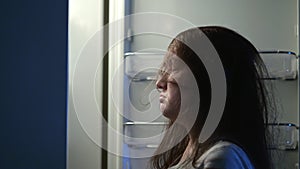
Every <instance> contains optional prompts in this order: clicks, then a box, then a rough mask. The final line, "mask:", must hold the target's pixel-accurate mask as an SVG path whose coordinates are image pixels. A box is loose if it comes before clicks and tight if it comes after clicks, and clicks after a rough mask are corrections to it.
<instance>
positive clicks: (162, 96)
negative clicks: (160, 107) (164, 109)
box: [159, 95, 166, 103]
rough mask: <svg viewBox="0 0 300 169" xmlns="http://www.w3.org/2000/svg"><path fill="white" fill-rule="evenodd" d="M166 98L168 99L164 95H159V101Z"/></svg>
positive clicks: (161, 101) (163, 100)
mask: <svg viewBox="0 0 300 169" xmlns="http://www.w3.org/2000/svg"><path fill="white" fill-rule="evenodd" d="M165 99H166V96H164V95H160V96H159V102H160V103H163V102H165Z"/></svg>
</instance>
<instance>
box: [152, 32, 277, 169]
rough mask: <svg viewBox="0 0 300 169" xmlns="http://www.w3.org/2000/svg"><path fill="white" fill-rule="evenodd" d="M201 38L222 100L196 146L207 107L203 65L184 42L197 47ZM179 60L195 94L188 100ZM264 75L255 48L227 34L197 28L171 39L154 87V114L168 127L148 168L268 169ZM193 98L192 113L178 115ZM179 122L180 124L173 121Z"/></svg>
mask: <svg viewBox="0 0 300 169" xmlns="http://www.w3.org/2000/svg"><path fill="white" fill-rule="evenodd" d="M199 32H200V33H199ZM204 37H206V38H208V39H209V41H210V42H211V44H212V45H213V46H214V48H215V50H216V52H217V53H218V56H219V58H220V60H221V62H222V65H223V68H224V73H225V77H226V84H224V85H226V93H227V95H226V101H225V107H224V111H223V115H222V118H221V120H220V122H219V123H218V126H217V128H216V129H215V130H214V132H213V134H212V135H211V136H210V137H209V138H208V139H207V140H206V141H204V142H202V143H200V142H199V141H198V138H199V136H200V133H201V130H202V128H203V125H204V123H205V121H206V118H207V116H208V112H209V109H210V106H211V82H210V77H209V75H208V72H207V71H206V68H205V65H204V64H203V62H202V61H201V59H200V58H199V57H198V56H197V54H196V53H195V52H194V51H193V50H192V49H191V47H190V46H189V45H187V43H186V42H189V43H190V44H192V43H196V44H194V45H203V44H201V43H199V44H198V43H197V42H198V40H199V39H201V38H204ZM205 57H210V56H209V55H207V56H205ZM180 61H181V62H182V63H184V64H185V65H186V66H187V67H188V68H189V71H190V72H191V73H192V76H193V78H194V79H195V82H196V86H197V90H196V91H194V92H189V93H188V96H189V97H182V95H183V93H184V92H185V88H188V87H189V84H190V82H186V81H185V80H184V79H187V78H188V77H189V76H186V75H185V74H184V73H182V67H183V66H182V63H180ZM266 74H267V73H266V68H265V66H264V64H263V61H262V59H261V58H260V56H259V53H258V52H257V50H256V49H255V47H254V46H253V45H252V44H251V43H250V42H249V41H248V40H247V39H245V38H244V37H242V36H241V35H239V34H238V33H236V32H234V31H232V30H230V29H227V28H224V27H219V26H207V27H198V28H192V29H189V30H186V31H184V32H182V33H180V34H179V35H177V36H176V37H175V38H174V39H173V40H172V42H171V43H170V45H169V47H168V52H167V54H166V55H165V58H164V61H163V63H162V66H161V70H160V71H159V75H158V80H157V82H156V86H157V89H158V90H159V91H160V110H161V111H162V113H163V115H164V116H165V117H167V118H168V119H169V125H168V127H167V131H166V133H165V136H164V138H163V140H162V142H161V144H160V145H159V147H158V149H157V152H156V154H155V155H154V156H153V157H152V159H151V167H152V168H156V169H168V168H199V169H270V168H272V167H271V158H270V155H269V152H268V150H267V146H268V138H269V133H268V130H267V126H266V124H268V123H269V119H268V118H269V117H270V116H269V113H270V111H271V110H270V109H272V104H271V101H270V98H269V95H268V93H267V88H266V86H265V84H264V81H263V80H262V76H263V75H264V76H265V75H266ZM180 81H181V82H180ZM182 84H184V85H182ZM195 96H199V100H197V99H196V100H197V102H199V103H197V104H199V105H197V104H196V105H197V110H196V112H193V111H195V110H194V109H190V110H185V111H182V107H183V106H184V105H183V104H186V103H189V101H186V99H190V100H191V101H195V99H194V98H195ZM184 101H185V102H184ZM183 102H184V103H183ZM191 103H192V102H191ZM193 106H194V105H187V106H185V107H187V108H188V107H193ZM190 113H191V114H190ZM193 113H194V114H195V116H194V117H192V116H193ZM185 117H187V118H185ZM179 118H183V119H184V120H181V122H177V121H180V120H178V119H179ZM187 119H189V120H191V119H192V120H193V122H189V120H187ZM186 126H190V127H186ZM166 147H168V148H166Z"/></svg>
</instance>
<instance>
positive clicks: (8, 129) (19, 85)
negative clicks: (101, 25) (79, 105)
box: [0, 0, 68, 169]
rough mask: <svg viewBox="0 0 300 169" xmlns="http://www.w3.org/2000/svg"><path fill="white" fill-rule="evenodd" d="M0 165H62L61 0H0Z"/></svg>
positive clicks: (4, 168)
mask: <svg viewBox="0 0 300 169" xmlns="http://www.w3.org/2000/svg"><path fill="white" fill-rule="evenodd" d="M0 13H1V15H0V17H1V25H0V39H1V40H0V45H1V46H0V78H1V80H0V82H1V83H0V95H1V97H0V98H1V100H0V104H1V105H0V120H1V122H0V168H1V169H64V168H66V112H67V70H68V68H67V47H68V46H67V39H68V37H67V35H68V34H67V29H68V1H67V0H10V1H1V2H0Z"/></svg>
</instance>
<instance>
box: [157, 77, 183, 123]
mask: <svg viewBox="0 0 300 169" xmlns="http://www.w3.org/2000/svg"><path fill="white" fill-rule="evenodd" d="M172 74H173V73H171V74H168V73H164V74H163V75H161V76H160V78H159V79H158V80H157V82H156V87H157V89H158V90H159V92H160V96H159V102H160V104H159V107H160V110H161V112H162V113H163V115H164V116H165V117H167V118H169V119H170V120H172V121H175V120H176V118H177V116H178V113H179V110H180V98H181V97H180V89H179V86H178V84H177V82H176V81H175V79H174V78H172Z"/></svg>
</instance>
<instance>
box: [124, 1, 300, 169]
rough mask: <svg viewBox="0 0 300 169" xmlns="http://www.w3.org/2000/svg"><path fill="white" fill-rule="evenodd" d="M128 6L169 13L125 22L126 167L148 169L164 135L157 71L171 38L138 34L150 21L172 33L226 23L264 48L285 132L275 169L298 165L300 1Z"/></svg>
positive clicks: (131, 11) (128, 9)
mask: <svg viewBox="0 0 300 169" xmlns="http://www.w3.org/2000/svg"><path fill="white" fill-rule="evenodd" d="M125 4H126V5H125V6H126V9H125V11H126V14H127V15H129V14H135V15H140V14H141V13H143V14H141V15H144V14H145V13H146V14H147V15H151V14H153V15H160V14H161V16H162V18H163V17H165V16H167V17H166V18H169V20H168V19H165V20H163V22H162V21H161V20H159V19H158V20H142V19H140V18H138V17H132V18H131V19H130V20H127V23H125V32H127V33H128V34H129V35H132V36H131V37H130V38H127V39H125V42H124V43H125V51H124V59H125V61H124V64H125V71H124V117H125V118H124V122H123V123H124V125H123V126H124V135H125V139H124V140H123V142H124V145H123V154H124V156H125V157H124V158H123V168H124V169H129V168H130V169H141V168H146V167H147V165H148V160H149V158H150V155H151V153H153V152H154V151H155V148H156V147H157V145H158V144H159V141H160V139H161V137H162V134H161V133H162V131H163V128H164V124H165V122H166V119H165V118H164V117H163V116H162V115H161V114H160V111H159V108H158V92H157V91H156V90H155V78H156V76H155V75H156V72H157V68H158V67H159V65H160V62H161V61H162V57H163V53H164V51H166V49H167V46H168V44H169V43H170V41H171V40H172V37H171V36H164V35H162V34H159V33H153V32H152V33H143V34H138V33H137V32H139V31H140V30H141V29H143V25H145V24H146V22H147V23H149V22H150V23H151V24H153V25H152V27H153V29H157V30H160V29H164V30H170V31H171V32H174V35H176V34H177V33H179V32H180V30H181V29H184V28H186V29H187V28H188V27H192V25H196V26H204V25H218V26H225V27H228V28H230V29H233V30H235V31H237V32H238V33H240V34H241V35H243V36H245V37H246V38H247V39H249V40H250V41H251V42H252V43H253V44H254V46H255V47H256V48H257V49H258V50H259V51H261V55H262V57H263V59H264V61H265V63H266V65H267V67H268V70H269V71H270V74H271V76H272V77H273V78H272V79H268V80H269V81H270V82H271V83H273V84H274V88H275V91H274V96H275V100H276V102H277V103H276V104H277V105H279V106H278V107H279V109H278V110H279V117H278V121H279V122H280V125H277V126H276V127H277V129H276V130H278V131H280V133H281V134H280V138H278V140H276V141H275V142H276V145H274V147H273V148H274V150H272V152H276V153H274V154H279V155H280V157H281V159H280V161H277V162H276V168H278V169H284V168H286V169H292V168H297V167H298V161H299V160H298V158H299V152H298V146H297V145H298V126H299V106H298V105H299V82H298V81H299V80H298V79H299V78H298V58H297V57H298V53H299V37H298V26H299V18H298V13H299V4H298V1H297V0H288V1H274V0H264V1H261V0H253V1H238V0H226V1H217V0H200V1H199V0H190V1H180V0H164V1H160V0H152V1H140V0H126V1H125ZM170 18H171V19H170ZM174 20H177V21H178V23H182V22H186V23H187V22H188V23H189V24H190V26H185V27H184V28H181V29H180V28H178V25H177V26H176V25H175V24H176V23H177V21H174ZM187 25H188V24H187ZM145 68H146V69H145ZM270 125H271V124H270ZM141 138H148V139H144V140H143V139H141ZM275 149H276V150H275ZM137 157H140V158H137Z"/></svg>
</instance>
